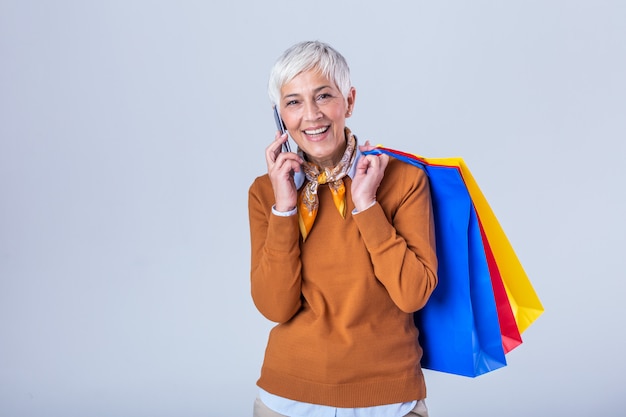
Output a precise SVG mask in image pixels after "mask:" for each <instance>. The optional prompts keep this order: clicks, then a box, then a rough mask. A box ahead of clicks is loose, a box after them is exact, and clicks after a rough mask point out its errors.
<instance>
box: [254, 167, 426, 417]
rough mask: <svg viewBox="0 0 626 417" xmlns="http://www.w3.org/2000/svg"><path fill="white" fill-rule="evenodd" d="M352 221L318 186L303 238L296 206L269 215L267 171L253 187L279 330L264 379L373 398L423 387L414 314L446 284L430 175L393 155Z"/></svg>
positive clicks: (289, 390)
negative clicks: (372, 199)
mask: <svg viewBox="0 0 626 417" xmlns="http://www.w3.org/2000/svg"><path fill="white" fill-rule="evenodd" d="M344 181H345V185H346V191H347V203H348V211H347V213H348V214H347V215H346V218H345V219H343V218H341V216H340V215H339V213H338V212H337V209H336V208H335V206H334V204H333V201H332V196H331V194H330V190H329V188H328V187H327V186H320V187H319V189H318V193H319V202H320V207H319V212H318V215H317V219H316V220H315V224H314V226H313V229H312V230H311V233H310V235H309V236H308V238H307V240H306V242H305V243H303V242H302V239H301V238H300V234H299V230H298V219H297V216H289V217H280V216H276V215H274V214H272V209H271V208H272V206H273V205H274V193H273V190H272V186H271V183H270V181H269V177H268V176H267V175H264V176H262V177H259V178H257V179H256V180H255V181H254V183H253V184H252V186H251V187H250V191H249V216H250V233H251V250H252V253H251V255H252V264H251V289H252V298H253V300H254V303H255V305H256V307H257V308H258V309H259V311H260V312H261V313H262V314H263V315H264V316H265V317H266V318H268V319H269V320H272V321H275V322H278V325H277V326H275V327H274V328H273V329H272V331H271V332H270V337H269V341H268V345H267V349H266V352H265V360H264V363H263V367H262V370H261V377H260V379H259V381H258V385H259V386H260V387H261V388H263V389H265V390H266V391H268V392H270V393H272V394H275V395H279V396H282V397H286V398H290V399H294V400H298V401H303V402H308V403H314V404H323V405H329V406H334V407H369V406H375V405H383V404H392V403H398V402H405V401H412V400H416V399H422V398H425V397H426V387H425V383H424V377H423V374H422V370H421V367H420V358H421V352H422V351H421V348H420V346H419V343H418V340H417V336H418V332H417V329H416V328H415V325H414V323H413V315H412V313H413V312H414V311H416V310H418V309H420V308H421V307H423V306H424V304H425V303H426V301H427V300H428V297H429V296H430V294H431V293H432V291H433V289H434V288H435V285H436V283H437V276H436V271H437V258H436V253H435V231H434V226H433V218H432V208H431V201H430V191H429V186H428V179H427V177H426V175H425V174H424V172H423V171H422V170H420V169H419V168H416V167H413V166H410V165H408V164H405V163H402V162H400V161H397V160H395V159H391V160H390V161H389V165H388V166H387V170H386V171H385V177H384V179H383V181H382V183H381V185H380V187H379V189H378V194H377V203H376V204H375V205H374V206H372V207H371V208H369V209H367V210H365V211H363V212H360V213H357V214H355V215H352V213H351V212H352V210H353V209H354V204H353V203H352V198H351V195H350V185H351V179H350V178H349V177H346V178H344Z"/></svg>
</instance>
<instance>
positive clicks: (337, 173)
mask: <svg viewBox="0 0 626 417" xmlns="http://www.w3.org/2000/svg"><path fill="white" fill-rule="evenodd" d="M355 150H356V137H355V136H354V135H353V134H352V132H350V129H348V128H346V150H345V152H344V153H343V156H342V157H341V160H340V161H339V163H338V164H337V165H336V166H335V167H333V168H324V169H321V168H320V167H318V166H317V165H315V164H313V163H310V162H307V161H306V159H305V158H304V157H303V156H304V155H303V154H302V151H299V153H300V156H302V157H303V158H302V159H304V160H305V162H304V163H303V164H302V170H303V172H304V175H305V176H306V179H307V180H308V182H307V183H306V185H305V186H304V190H302V193H300V202H299V204H298V223H299V225H300V233H302V239H303V240H306V238H307V236H308V235H309V232H310V231H311V229H312V228H313V223H314V222H315V217H316V216H317V210H318V208H319V200H318V196H317V188H318V186H319V185H320V184H328V187H329V188H330V192H331V194H332V196H333V201H334V203H335V207H337V210H338V211H339V214H341V217H343V218H345V217H346V187H345V185H344V183H343V179H342V178H343V177H345V176H346V175H347V174H348V171H349V170H350V167H351V166H352V163H353V162H354V158H355V157H356V152H355Z"/></svg>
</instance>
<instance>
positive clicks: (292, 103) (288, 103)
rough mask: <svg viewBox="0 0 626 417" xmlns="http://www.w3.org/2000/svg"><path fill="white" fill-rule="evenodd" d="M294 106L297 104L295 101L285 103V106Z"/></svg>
mask: <svg viewBox="0 0 626 417" xmlns="http://www.w3.org/2000/svg"><path fill="white" fill-rule="evenodd" d="M296 104H298V102H297V101H296V100H291V101H288V102H287V103H285V105H286V106H294V105H296Z"/></svg>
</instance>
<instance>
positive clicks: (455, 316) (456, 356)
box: [414, 165, 506, 377]
mask: <svg viewBox="0 0 626 417" xmlns="http://www.w3.org/2000/svg"><path fill="white" fill-rule="evenodd" d="M421 167H422V168H423V169H425V170H426V172H427V174H428V177H429V181H430V188H431V199H432V204H433V211H434V220H435V230H436V231H437V232H436V233H437V235H436V243H437V258H438V265H439V266H438V272H437V274H438V278H439V282H438V284H437V287H436V288H435V290H434V291H433V293H432V295H431V296H430V299H429V301H428V303H427V304H426V306H425V307H424V308H423V309H421V310H420V311H418V312H416V313H415V315H414V319H415V322H416V325H417V327H418V329H419V330H420V345H421V346H422V349H423V356H422V367H423V368H425V369H431V370H435V371H441V372H447V373H452V374H457V375H464V376H469V377H475V376H478V375H481V374H484V373H486V372H489V371H493V370H495V369H498V368H501V367H503V366H505V365H506V359H505V354H504V349H503V345H502V338H501V334H500V326H499V322H498V314H497V309H496V305H495V299H494V295H493V289H492V285H491V277H490V274H489V267H488V264H487V257H486V255H485V250H484V248H483V242H482V237H481V233H480V226H479V223H478V218H477V216H476V212H475V210H474V206H473V204H472V201H471V198H470V195H469V193H468V191H467V188H466V187H465V184H464V182H463V179H462V177H461V174H460V172H459V170H458V169H457V168H455V167H438V166H423V165H422V166H421Z"/></svg>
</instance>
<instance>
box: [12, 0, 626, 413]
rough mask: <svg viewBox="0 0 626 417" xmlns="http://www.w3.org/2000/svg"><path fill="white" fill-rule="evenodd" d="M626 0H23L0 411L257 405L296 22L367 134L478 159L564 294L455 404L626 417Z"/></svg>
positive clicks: (513, 233)
mask: <svg viewBox="0 0 626 417" xmlns="http://www.w3.org/2000/svg"><path fill="white" fill-rule="evenodd" d="M624 22H626V6H625V3H624V2H621V1H603V0H594V1H569V0H568V1H545V0H542V1H437V2H435V1H432V2H425V1H412V2H409V1H394V0H387V1H375V2H374V1H365V2H364V1H336V0H333V1H315V2H295V1H248V2H242V1H233V2H224V3H223V4H219V3H218V2H208V1H176V2H174V1H169V2H167V1H148V0H145V1H121V0H113V1H106V2H105V1H100V2H92V1H78V0H76V1H67V0H64V1H54V2H52V1H50V2H47V1H25V0H12V1H11V0H0V415H2V416H16V417H17V416H65V417H70V416H210V417H212V416H216V417H221V416H248V415H250V414H251V412H250V410H251V405H252V401H253V399H254V396H255V393H256V387H255V382H256V378H257V376H258V372H259V368H260V365H261V360H262V355H263V350H264V346H265V342H266V337H267V332H268V330H269V329H270V327H271V323H269V322H267V321H266V320H265V319H263V318H262V317H261V315H260V314H259V313H258V312H257V311H256V310H255V308H254V306H253V304H252V301H251V299H250V295H249V281H248V280H249V275H248V273H249V246H248V225H247V206H246V205H247V190H248V186H249V184H250V183H251V181H252V180H253V178H254V177H255V176H257V175H261V174H263V173H264V170H265V162H264V157H263V150H264V148H265V146H266V145H267V144H268V143H269V142H270V141H271V140H272V138H273V135H274V124H273V119H272V115H271V111H270V107H269V102H268V99H267V95H266V82H267V75H268V72H269V68H270V67H271V65H272V63H273V62H274V60H275V59H276V58H277V57H278V55H279V54H280V53H281V52H282V51H283V50H284V49H286V48H287V47H288V46H290V45H291V44H293V43H295V42H297V41H301V40H307V39H320V40H323V41H326V42H329V43H331V44H332V45H334V46H335V47H336V48H337V49H339V50H340V51H341V52H342V53H343V54H344V55H345V56H346V58H347V59H348V61H349V63H350V65H351V68H352V72H353V83H354V85H355V86H356V88H357V92H358V93H357V106H356V109H355V114H354V116H353V118H352V119H351V120H350V121H349V123H348V125H349V126H350V127H351V128H352V129H353V130H354V132H355V133H357V135H359V136H360V138H361V139H363V140H364V139H370V140H371V141H373V142H374V143H383V144H385V145H386V146H390V147H395V148H399V149H403V150H407V151H411V152H415V153H419V154H422V155H426V156H431V157H442V156H457V155H458V156H463V157H464V158H465V160H466V162H467V163H468V164H469V166H470V168H471V169H472V171H473V173H474V175H475V177H476V178H477V180H478V182H479V184H480V185H481V188H482V189H483V192H484V193H485V195H486V196H487V198H488V199H489V201H490V203H491V205H492V208H493V209H494V211H495V212H496V214H497V215H498V218H499V219H500V221H501V223H502V225H503V226H504V229H505V231H506V232H507V235H508V237H509V239H510V240H511V242H512V243H513V245H514V247H515V249H516V252H517V254H518V256H519V257H520V259H521V261H522V263H523V265H524V267H525V269H526V271H527V273H528V275H529V276H530V278H531V281H532V282H533V285H534V287H535V289H536V290H537V292H538V294H539V295H540V298H541V300H542V302H543V303H544V305H545V308H546V313H545V314H544V315H543V316H542V317H540V318H539V320H538V321H537V322H536V323H535V324H534V325H533V326H532V327H531V328H530V329H529V330H528V331H527V332H526V333H524V340H525V343H524V344H523V345H522V346H520V347H518V348H517V349H516V350H515V351H513V352H512V353H511V354H510V355H509V356H508V359H509V366H508V367H506V368H503V369H501V370H498V371H496V372H493V373H490V374H488V375H485V376H481V377H479V378H476V379H470V378H464V377H458V376H451V375H445V374H440V373H435V372H427V383H428V387H429V397H428V405H429V407H430V410H431V414H432V415H433V416H438V417H442V416H459V415H474V416H478V415H481V416H521V415H527V414H537V415H543V416H549V415H568V416H587V415H603V416H618V415H623V409H624V406H626V399H625V394H626V392H625V389H624V382H623V381H624V373H625V372H626V359H625V352H624V350H625V348H626V337H625V336H624V328H623V327H624V326H623V325H624V316H625V313H626V307H625V306H624V304H623V301H622V300H623V298H624V295H625V294H626V291H625V286H624V269H625V267H626V263H625V260H624V259H625V258H626V256H625V255H624V249H625V248H626V245H625V237H624V236H625V235H626V228H625V224H626V222H625V221H624V215H625V213H626V204H625V198H624V185H623V181H624V179H625V178H626V175H625V174H626V172H625V168H624V162H623V159H624V151H625V145H624V143H625V139H626V117H625V115H626V25H625V24H624Z"/></svg>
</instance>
